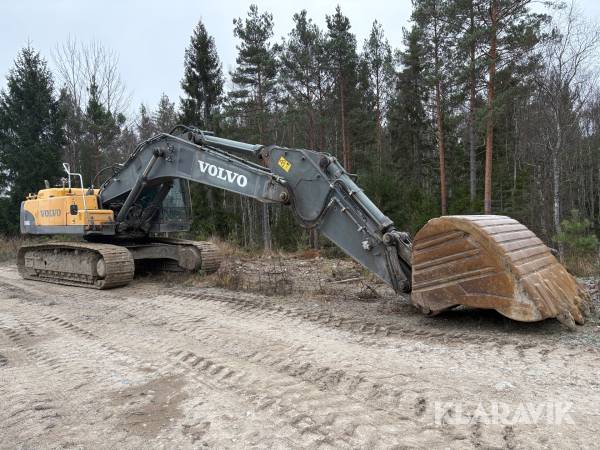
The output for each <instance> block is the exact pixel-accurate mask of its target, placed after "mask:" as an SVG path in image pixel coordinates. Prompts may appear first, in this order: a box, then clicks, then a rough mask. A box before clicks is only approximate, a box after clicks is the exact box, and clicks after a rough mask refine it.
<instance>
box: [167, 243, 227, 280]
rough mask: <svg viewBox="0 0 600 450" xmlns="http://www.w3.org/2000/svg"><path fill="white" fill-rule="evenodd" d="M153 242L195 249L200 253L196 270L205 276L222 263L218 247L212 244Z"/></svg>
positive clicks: (214, 270)
mask: <svg viewBox="0 0 600 450" xmlns="http://www.w3.org/2000/svg"><path fill="white" fill-rule="evenodd" d="M155 242H160V243H163V244H170V245H177V246H184V247H191V248H194V249H197V250H198V251H199V252H200V265H199V268H198V269H196V270H201V271H202V272H204V273H206V274H209V273H214V272H216V271H217V270H218V269H219V267H220V266H221V263H222V262H223V255H222V254H221V252H220V250H219V247H217V246H216V245H215V244H213V243H212V242H208V241H191V240H187V239H173V238H162V239H157V240H155Z"/></svg>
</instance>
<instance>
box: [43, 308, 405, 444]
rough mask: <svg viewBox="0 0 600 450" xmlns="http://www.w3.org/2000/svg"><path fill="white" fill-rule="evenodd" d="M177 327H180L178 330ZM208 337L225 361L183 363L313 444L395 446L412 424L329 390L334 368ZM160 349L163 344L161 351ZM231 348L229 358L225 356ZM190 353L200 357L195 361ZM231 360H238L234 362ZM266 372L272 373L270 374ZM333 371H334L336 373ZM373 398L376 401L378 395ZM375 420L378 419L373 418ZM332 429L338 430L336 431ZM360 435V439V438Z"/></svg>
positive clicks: (150, 311)
mask: <svg viewBox="0 0 600 450" xmlns="http://www.w3.org/2000/svg"><path fill="white" fill-rule="evenodd" d="M163 300H164V299H163ZM167 300H168V299H167ZM127 305H129V304H126V303H123V302H122V304H121V310H122V311H127V312H129V313H130V314H131V315H132V316H135V315H138V314H140V312H141V311H143V312H144V314H146V317H149V316H153V315H155V314H156V313H157V312H160V313H161V314H162V317H164V319H165V321H164V322H165V323H166V324H168V327H169V328H173V330H174V331H176V332H177V333H181V332H182V331H184V330H189V329H190V328H192V327H194V326H197V324H198V318H197V317H191V316H189V315H188V316H187V317H186V315H185V314H184V315H183V317H180V318H179V319H178V318H177V313H175V314H169V313H168V311H166V310H163V309H165V308H169V306H170V305H169V303H168V302H167V303H166V304H165V306H164V307H162V308H161V307H159V308H157V307H156V306H157V305H152V304H150V303H149V302H148V301H144V300H141V301H139V300H138V301H136V302H135V303H132V305H134V307H133V308H132V309H129V310H128V309H127V308H126V306H127ZM44 318H45V320H47V321H50V322H54V323H56V324H58V325H60V326H62V327H64V328H65V329H67V330H70V331H72V332H74V333H77V334H79V335H81V336H83V337H86V338H89V339H92V338H93V337H94V336H96V335H97V334H98V331H94V332H90V331H88V330H85V329H84V328H83V327H82V326H80V325H75V324H73V323H72V321H71V319H70V318H69V319H68V320H66V319H64V318H59V317H57V316H51V315H45V316H44ZM172 325H175V327H172ZM169 331H170V330H169ZM206 333H207V334H205V335H203V336H200V335H196V336H195V338H196V340H198V341H199V342H200V343H201V344H202V347H203V348H204V347H206V346H207V344H209V346H210V347H209V348H211V350H212V351H211V353H210V354H211V355H212V354H217V355H219V356H225V357H224V358H218V359H214V358H212V357H211V358H210V359H209V358H207V357H206V356H201V355H197V354H195V353H193V352H191V353H190V352H188V353H185V355H187V356H185V357H184V358H183V360H181V361H180V362H182V363H185V362H187V361H188V360H189V359H190V358H192V359H193V360H194V363H193V364H192V365H191V366H190V365H188V368H190V369H191V368H192V367H194V368H195V367H196V365H198V364H199V362H200V361H202V364H201V365H200V366H199V368H200V369H201V370H202V371H203V372H206V371H208V374H210V375H211V376H213V377H217V380H219V379H220V376H221V375H222V374H223V375H224V376H223V378H224V379H226V380H228V381H227V388H228V389H229V390H233V391H236V392H238V393H239V394H240V395H242V396H244V397H250V398H255V399H256V400H255V401H254V402H253V405H254V407H255V409H257V410H260V411H265V412H269V413H270V414H276V415H284V416H285V417H287V423H288V424H290V425H291V426H293V427H294V428H296V429H297V431H298V433H299V434H300V435H301V436H304V437H305V436H307V435H309V434H310V435H312V439H311V440H310V441H309V443H311V444H315V443H316V442H321V441H323V442H325V441H326V440H327V437H328V436H332V435H333V436H336V435H339V436H344V438H343V440H342V441H341V442H338V443H337V444H344V442H345V445H349V446H356V445H361V443H364V442H365V441H364V439H366V440H367V442H372V443H376V442H379V440H381V439H384V442H387V444H389V445H391V444H393V443H395V442H396V440H397V437H396V436H397V433H398V432H399V430H400V429H399V428H398V427H397V425H396V422H399V421H402V420H409V419H408V417H406V416H403V415H400V414H395V413H393V414H390V411H385V409H383V408H382V406H381V405H378V406H377V407H371V408H369V407H368V405H369V403H372V402H370V401H367V400H366V398H365V399H363V400H360V399H357V398H352V397H350V396H349V393H348V392H342V393H339V392H336V391H335V390H332V389H331V387H329V388H328V389H324V387H325V386H327V385H329V386H331V385H333V384H335V383H332V382H330V383H327V382H324V380H323V379H324V377H326V378H327V377H329V378H331V380H332V381H334V380H336V378H337V377H339V378H340V383H341V378H342V375H341V373H340V372H338V373H337V375H334V376H331V374H329V376H328V372H330V371H331V370H330V369H329V368H324V369H323V370H322V369H321V368H316V369H315V370H310V364H309V366H307V365H306V362H305V361H299V362H298V361H295V360H294V359H293V358H292V359H290V358H289V354H288V353H287V352H284V353H281V352H278V353H276V354H277V359H273V358H271V357H270V356H269V361H266V360H265V359H266V358H267V356H268V354H267V353H262V354H258V353H257V352H253V354H245V355H242V357H240V355H236V354H235V351H234V347H236V346H238V345H239V342H236V343H235V344H233V345H225V344H226V342H225V341H224V339H225V340H226V339H227V338H228V337H227V336H223V338H221V339H219V338H215V337H214V336H213V335H212V334H211V331H210V330H209V331H207V332H206ZM113 346H114V344H113ZM153 348H154V351H155V352H156V351H157V347H155V346H153ZM160 348H161V347H160V346H159V347H158V349H160ZM226 349H227V351H226V352H225V353H226V355H223V353H224V351H225V350H226ZM269 349H270V350H274V349H273V348H272V347H269ZM166 350H167V351H166V353H167V354H168V355H169V356H170V357H171V358H173V357H177V360H178V361H179V356H180V355H181V354H182V353H183V352H184V350H182V349H177V348H168V349H166ZM190 354H191V355H194V356H193V357H192V356H190ZM228 358H231V359H232V360H229V361H228ZM240 365H242V366H245V370H243V372H242V375H241V376H238V373H239V372H237V371H236V369H235V367H236V366H240ZM265 368H266V369H268V370H265ZM263 372H264V373H263ZM331 372H332V373H333V371H331ZM247 374H252V376H250V377H249V378H248V379H246V377H247V376H249V375H247ZM257 374H259V375H257ZM301 375H304V377H301ZM346 378H349V384H350V385H351V384H353V383H354V384H356V382H357V381H358V380H359V378H358V377H354V378H353V379H352V378H351V377H346ZM340 383H337V384H338V385H339V384H340ZM373 385H374V383H373ZM369 396H371V397H374V395H373V394H370V395H369ZM365 397H367V396H365ZM316 412H318V414H317V413H316ZM349 412H350V413H349ZM299 418H302V419H301V420H300V419H299ZM373 418H376V419H375V420H373ZM332 427H334V428H335V429H334V430H332V429H331V428H332ZM336 427H337V428H336ZM386 428H389V429H391V430H393V432H388V433H387V436H386V433H384V432H383V430H385V429H386ZM356 436H360V439H359V438H356ZM357 439H358V440H357ZM337 444H336V445H337Z"/></svg>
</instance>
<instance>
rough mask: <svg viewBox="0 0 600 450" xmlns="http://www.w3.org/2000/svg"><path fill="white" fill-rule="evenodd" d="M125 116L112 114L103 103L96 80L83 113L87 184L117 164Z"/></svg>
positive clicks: (83, 171) (83, 146)
mask: <svg viewBox="0 0 600 450" xmlns="http://www.w3.org/2000/svg"><path fill="white" fill-rule="evenodd" d="M124 122H125V117H123V116H122V115H119V116H118V117H115V116H113V114H112V113H111V112H110V111H109V110H108V109H107V108H106V107H105V106H104V105H103V104H102V102H101V100H100V98H99V95H98V86H97V84H96V83H95V81H92V84H91V86H90V88H89V100H88V104H87V107H86V110H85V116H84V141H83V145H82V155H83V156H82V168H81V172H82V175H83V179H84V183H90V182H91V181H92V180H94V179H95V177H96V174H98V173H99V172H100V170H101V169H102V168H104V167H105V166H107V165H110V164H114V163H115V160H116V159H117V155H118V154H119V152H118V151H117V149H116V148H115V144H116V143H117V139H118V138H119V135H120V132H121V128H120V126H121V125H123V123H124Z"/></svg>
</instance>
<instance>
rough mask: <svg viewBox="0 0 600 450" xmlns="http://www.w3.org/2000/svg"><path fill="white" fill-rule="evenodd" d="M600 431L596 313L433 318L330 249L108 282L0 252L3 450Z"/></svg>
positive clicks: (321, 443) (435, 441) (588, 440)
mask: <svg viewBox="0 0 600 450" xmlns="http://www.w3.org/2000/svg"><path fill="white" fill-rule="evenodd" d="M584 281H585V283H586V285H588V287H589V289H590V290H592V291H593V290H594V289H595V285H596V284H597V283H596V282H595V281H594V280H584ZM218 286H221V287H218ZM232 289H237V290H232ZM240 289H243V291H242V290H240ZM594 295H597V294H594ZM595 302H596V303H597V302H598V299H597V298H595ZM599 306H600V305H599ZM599 433H600V322H598V320H597V319H592V320H590V321H588V323H587V324H586V325H584V326H582V327H578V330H577V331H576V332H569V331H567V330H565V329H564V328H563V327H562V326H561V325H560V324H559V323H558V322H557V321H546V322H543V323H534V324H522V323H515V322H512V321H510V320H508V319H504V318H503V317H502V316H500V315H499V314H497V313H495V312H485V311H475V310H466V309H464V308H459V309H457V310H455V311H452V312H449V313H447V314H444V315H442V316H440V317H435V318H426V317H423V316H421V315H420V314H418V313H417V312H415V311H414V310H413V308H412V307H411V306H410V304H409V303H408V301H407V299H405V298H398V297H397V296H395V295H393V293H391V292H390V291H389V290H388V289H387V288H385V287H384V286H383V285H382V284H380V283H378V282H377V281H376V280H374V279H372V278H370V277H368V276H366V275H365V274H364V273H363V272H362V271H361V270H360V269H359V268H358V267H357V266H355V265H354V264H353V263H351V262H348V261H337V260H325V259H320V258H316V259H300V258H271V259H268V260H256V259H253V258H249V257H230V258H229V260H228V261H227V263H226V264H225V265H224V267H223V270H221V271H220V272H219V273H218V274H216V275H213V276H211V277H208V278H205V279H201V278H199V277H192V278H190V277H182V276H159V277H154V278H153V277H142V278H137V279H136V280H134V282H133V283H132V284H131V285H129V286H127V287H124V288H119V289H114V290H110V291H94V290H86V289H81V288H73V287H66V286H59V285H53V284H44V283H36V282H31V281H23V280H21V279H20V278H19V276H18V274H17V272H16V269H15V267H13V266H11V265H4V266H0V447H1V448H50V447H51V448H57V447H58V448H69V447H71V448H73V447H74V448H140V447H144V448H148V447H153V448H169V449H171V448H204V447H209V448H232V447H236V448H240V447H241V448H257V449H264V448H300V447H302V448H306V447H308V448H369V449H371V448H393V447H397V448H425V447H426V448H457V449H459V448H460V449H464V448H557V447H560V448H576V447H582V448H594V447H597V437H598V435H599Z"/></svg>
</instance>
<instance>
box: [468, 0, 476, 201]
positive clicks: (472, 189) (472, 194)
mask: <svg viewBox="0 0 600 450" xmlns="http://www.w3.org/2000/svg"><path fill="white" fill-rule="evenodd" d="M470 30H471V43H470V47H471V48H470V52H469V53H470V60H471V61H470V65H469V125H468V126H469V199H470V201H471V211H474V210H475V199H476V197H477V158H476V154H475V96H476V86H475V83H476V82H477V81H476V73H475V40H474V39H473V36H472V35H473V33H474V31H475V11H474V9H473V2H471V25H470Z"/></svg>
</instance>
